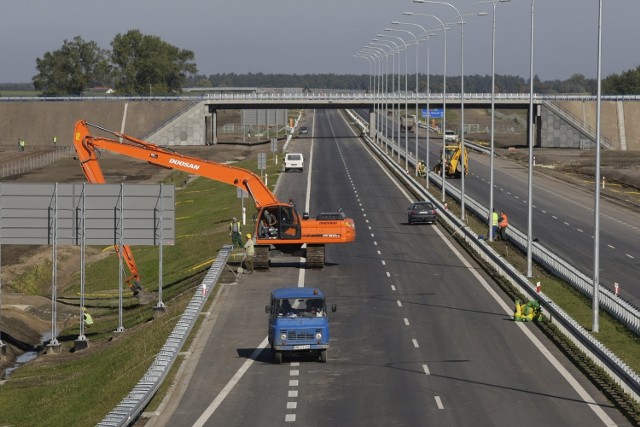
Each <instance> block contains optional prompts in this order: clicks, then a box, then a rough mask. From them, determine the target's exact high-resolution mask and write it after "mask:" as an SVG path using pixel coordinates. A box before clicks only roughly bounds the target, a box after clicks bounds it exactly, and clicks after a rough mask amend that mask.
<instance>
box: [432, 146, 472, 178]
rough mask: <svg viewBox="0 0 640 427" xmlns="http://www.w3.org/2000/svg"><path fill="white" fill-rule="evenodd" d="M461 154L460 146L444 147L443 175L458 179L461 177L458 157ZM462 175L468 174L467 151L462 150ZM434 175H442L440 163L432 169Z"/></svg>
mask: <svg viewBox="0 0 640 427" xmlns="http://www.w3.org/2000/svg"><path fill="white" fill-rule="evenodd" d="M461 154H462V144H456V145H445V146H444V156H442V157H443V158H444V164H445V168H444V173H445V175H447V176H448V177H452V178H460V177H461V176H462V164H461V162H460V155H461ZM463 157H464V175H465V176H467V174H468V173H469V150H467V148H466V147H465V149H464V156H463ZM433 171H434V172H435V173H436V174H438V175H439V174H440V173H442V161H440V163H438V164H437V165H435V166H434V167H433Z"/></svg>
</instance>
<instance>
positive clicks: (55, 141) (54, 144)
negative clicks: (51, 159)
mask: <svg viewBox="0 0 640 427" xmlns="http://www.w3.org/2000/svg"><path fill="white" fill-rule="evenodd" d="M52 141H53V146H54V147H55V146H56V145H58V137H57V136H54V137H53V139H52Z"/></svg>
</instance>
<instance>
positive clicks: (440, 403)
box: [434, 396, 444, 409]
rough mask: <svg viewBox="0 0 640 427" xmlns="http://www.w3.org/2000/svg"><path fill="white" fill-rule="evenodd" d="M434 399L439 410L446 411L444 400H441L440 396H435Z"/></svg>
mask: <svg viewBox="0 0 640 427" xmlns="http://www.w3.org/2000/svg"><path fill="white" fill-rule="evenodd" d="M434 399H435V400H436V405H437V406H438V409H444V405H443V404H442V399H440V396H435V397H434Z"/></svg>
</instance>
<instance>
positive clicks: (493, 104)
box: [488, 0, 511, 242]
mask: <svg viewBox="0 0 640 427" xmlns="http://www.w3.org/2000/svg"><path fill="white" fill-rule="evenodd" d="M509 1H511V0H491V3H492V5H493V15H492V24H491V149H490V153H489V233H488V235H489V241H490V242H493V238H494V237H495V236H494V235H493V160H494V159H493V158H494V147H495V145H494V135H495V121H496V118H495V111H496V5H497V4H498V3H500V2H509Z"/></svg>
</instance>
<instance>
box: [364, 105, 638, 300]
mask: <svg viewBox="0 0 640 427" xmlns="http://www.w3.org/2000/svg"><path fill="white" fill-rule="evenodd" d="M359 113H360V114H363V113H362V112H359ZM390 126H391V125H390ZM394 128H395V126H394ZM396 133H397V129H395V131H393V132H392V131H391V129H390V130H389V135H390V137H391V135H392V134H393V135H394V138H396V139H397V136H396ZM408 139H409V151H410V152H414V151H415V148H414V147H415V134H413V133H409V138H408ZM400 146H401V147H402V149H404V147H405V134H404V133H403V134H401V135H400ZM441 149H442V140H441V139H440V138H438V137H434V135H433V134H432V135H431V137H430V144H429V151H430V153H429V165H430V166H433V165H435V164H436V163H437V162H438V161H439V157H440V150H441ZM418 153H419V158H421V159H426V131H425V130H424V129H421V130H420V131H419V150H418ZM489 160H490V159H489V156H487V155H484V154H479V153H476V152H473V151H472V150H470V152H469V174H468V175H467V176H466V177H465V195H466V196H469V197H472V198H474V199H475V200H478V201H479V202H480V203H482V204H483V205H484V206H489V188H490V187H489V185H490V168H489ZM446 185H447V186H448V185H453V186H455V187H457V188H458V189H459V188H460V186H461V179H447V180H446ZM527 189H528V169H527V167H526V166H522V165H520V164H517V163H515V162H513V161H510V160H508V159H505V158H500V157H496V158H495V159H494V202H493V205H494V208H495V209H496V211H498V212H499V211H500V210H504V211H505V212H506V213H507V215H508V216H509V223H510V224H512V225H513V226H515V227H517V228H518V229H520V230H521V231H523V232H524V233H526V232H527V218H528V206H527V203H528V193H527V191H528V190H527ZM434 191H435V192H436V193H437V192H438V191H439V190H434ZM594 203H595V202H594V191H593V187H589V188H587V189H585V188H584V187H583V186H576V185H574V184H572V183H571V182H569V181H563V180H561V179H559V178H556V177H553V176H551V175H549V174H546V173H545V171H544V169H539V168H535V169H534V173H533V209H532V211H533V215H532V229H533V237H534V238H535V239H537V240H538V241H539V242H540V243H542V244H544V245H545V246H547V247H549V248H551V249H552V250H553V251H554V252H555V253H556V254H557V255H559V256H561V257H562V258H564V259H565V260H567V261H569V262H570V263H571V264H572V265H574V266H575V267H577V268H578V269H579V270H580V271H582V272H583V273H584V274H586V275H587V277H593V271H594V242H595V238H594V235H595V225H594V224H595V214H594ZM485 234H488V230H487V233H485ZM639 240H640V212H638V209H637V208H636V207H633V206H629V205H625V204H623V203H621V202H619V201H615V200H610V199H607V198H605V197H602V198H601V200H600V251H599V252H600V254H599V255H600V260H599V264H600V265H599V267H600V282H601V283H602V284H604V286H606V287H607V288H609V289H610V290H612V291H613V290H614V283H618V285H619V292H620V296H621V297H623V298H625V299H627V300H628V301H630V302H631V303H632V304H634V305H635V306H637V307H640V285H639V284H638V281H637V277H639V276H640V263H639V262H638V260H639V259H640V250H639V248H640V247H639V246H638V244H637V242H638V241H639Z"/></svg>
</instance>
